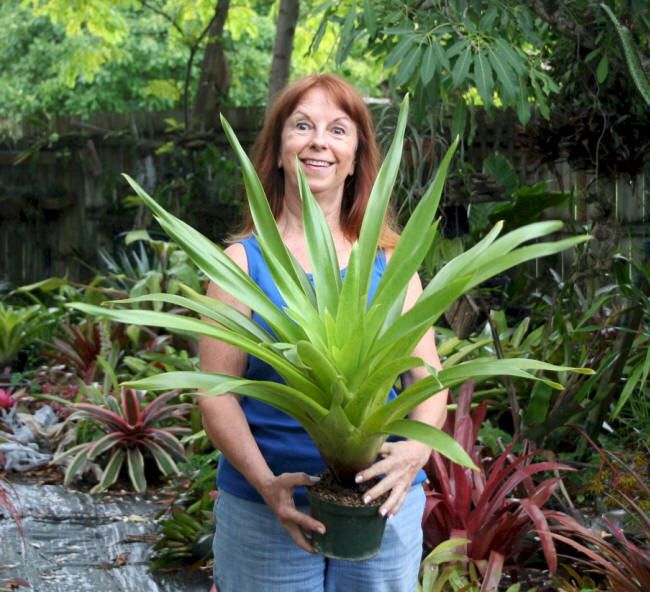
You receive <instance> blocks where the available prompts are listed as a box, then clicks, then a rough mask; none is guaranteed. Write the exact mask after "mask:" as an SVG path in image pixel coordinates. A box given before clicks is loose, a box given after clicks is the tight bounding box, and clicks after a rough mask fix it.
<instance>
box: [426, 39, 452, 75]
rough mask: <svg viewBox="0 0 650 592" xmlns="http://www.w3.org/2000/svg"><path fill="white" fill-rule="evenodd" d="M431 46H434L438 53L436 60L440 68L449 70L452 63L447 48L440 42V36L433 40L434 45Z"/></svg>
mask: <svg viewBox="0 0 650 592" xmlns="http://www.w3.org/2000/svg"><path fill="white" fill-rule="evenodd" d="M430 47H433V51H434V52H435V54H436V62H438V64H440V69H443V68H444V69H445V70H449V68H450V66H451V64H450V63H449V58H448V57H447V54H446V53H445V50H444V48H443V46H442V44H441V43H440V38H439V37H436V38H435V39H434V40H433V45H431V46H430Z"/></svg>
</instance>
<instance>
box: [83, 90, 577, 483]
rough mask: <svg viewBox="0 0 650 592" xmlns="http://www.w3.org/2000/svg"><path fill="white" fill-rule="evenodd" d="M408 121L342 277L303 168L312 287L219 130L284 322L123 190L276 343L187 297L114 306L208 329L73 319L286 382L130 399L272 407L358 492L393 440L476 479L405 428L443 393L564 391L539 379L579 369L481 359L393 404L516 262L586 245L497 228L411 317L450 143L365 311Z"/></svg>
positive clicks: (191, 239)
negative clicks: (471, 303)
mask: <svg viewBox="0 0 650 592" xmlns="http://www.w3.org/2000/svg"><path fill="white" fill-rule="evenodd" d="M407 113H408V99H405V100H404V102H403V104H402V108H401V111H400V117H399V122H398V126H397V132H396V135H395V138H394V140H393V143H392V145H391V147H390V149H389V151H388V154H387V156H386V159H385V161H384V163H383V165H382V168H381V170H380V172H379V175H378V177H377V180H376V182H375V185H374V187H373V190H372V194H371V196H370V200H369V203H368V208H367V211H366V214H365V218H364V220H363V225H362V228H361V232H360V236H359V239H358V241H357V242H356V243H355V244H354V245H353V247H352V253H351V256H350V259H349V263H348V267H347V270H346V273H345V274H344V277H343V278H342V274H341V270H340V265H339V262H338V260H337V256H336V252H335V249H334V245H333V241H332V238H331V234H330V231H329V228H328V226H327V223H326V220H325V217H324V215H323V212H322V210H321V209H320V207H319V206H318V204H317V202H316V201H315V199H314V197H313V196H312V194H311V191H310V189H309V186H308V184H307V182H306V180H305V177H304V174H303V172H302V171H301V170H300V167H298V175H299V185H300V190H301V196H302V200H303V216H304V227H305V238H306V243H307V245H308V249H309V258H310V264H311V268H312V270H313V283H312V282H311V281H310V279H309V277H308V276H307V274H306V273H305V272H304V270H303V269H302V268H301V267H300V266H299V265H298V264H297V262H296V261H295V259H294V258H293V256H292V255H291V253H289V251H288V250H287V248H286V247H285V245H284V243H283V241H282V239H281V237H280V233H279V231H278V228H277V226H276V223H275V220H274V217H273V215H272V213H271V209H270V207H269V203H268V200H267V198H266V196H265V194H264V191H263V189H262V186H261V184H260V181H259V179H258V177H257V175H256V173H255V171H254V168H253V165H252V163H251V162H250V160H249V159H248V157H247V156H246V154H245V153H244V151H243V149H242V147H241V146H240V144H239V142H238V140H237V138H236V137H235V135H234V133H233V131H232V129H231V128H230V126H229V125H228V123H227V122H226V121H225V120H222V121H223V125H224V129H225V131H226V134H227V136H228V139H229V141H230V143H231V145H232V147H233V149H234V150H235V152H236V154H237V156H238V157H239V160H240V162H241V165H242V168H243V174H244V183H245V186H246V192H247V195H248V201H249V205H250V209H251V213H252V216H253V220H254V223H255V227H256V232H257V238H258V241H259V243H260V245H261V248H262V251H263V254H264V258H265V260H266V262H267V264H268V266H269V269H270V271H271V273H272V276H273V280H274V282H275V284H276V285H277V286H278V289H279V291H280V294H281V295H282V297H283V299H284V301H285V302H286V308H284V309H283V310H279V309H278V308H277V307H276V306H275V305H274V304H273V303H272V302H271V301H270V300H269V299H268V298H267V297H266V295H265V294H264V293H263V292H262V291H261V290H260V289H259V288H258V286H257V285H256V284H255V283H254V282H253V280H252V279H251V278H250V277H249V276H248V275H247V274H246V273H245V272H243V271H242V270H241V269H240V268H239V267H238V266H237V264H235V263H234V262H233V261H232V260H231V259H230V258H229V257H228V256H227V255H225V254H224V252H223V250H222V249H221V248H219V247H218V246H216V245H214V244H213V243H212V242H211V241H210V240H208V239H207V238H206V237H204V236H203V235H201V234H200V233H198V232H197V231H195V230H194V229H192V228H191V227H190V226H189V225H187V224H186V223H184V222H182V221H181V220H179V219H177V218H175V217H174V216H172V215H171V214H170V213H168V212H167V211H165V210H164V209H163V208H162V207H161V206H160V205H159V204H158V203H156V202H155V201H154V200H153V199H152V198H151V197H149V196H148V195H147V194H146V193H145V192H144V191H143V190H142V188H140V187H139V186H138V185H137V184H136V183H135V182H134V181H133V180H132V179H130V178H128V177H127V180H128V181H129V183H131V185H132V186H133V188H134V189H135V191H136V192H137V193H138V195H139V196H140V197H141V198H142V200H143V201H144V202H145V203H146V204H147V205H148V206H149V207H150V208H151V210H152V211H153V213H154V215H155V216H156V218H157V220H158V221H159V223H160V224H161V226H162V228H163V229H164V230H165V231H166V232H167V233H168V235H169V236H170V237H172V239H173V240H175V241H176V242H177V243H178V244H179V245H180V246H181V247H182V248H183V249H184V250H185V251H186V252H187V253H188V255H189V256H190V258H191V259H192V260H193V261H194V262H195V263H196V264H197V265H198V266H199V267H200V268H201V269H202V270H203V271H204V272H205V274H206V276H207V277H208V278H210V279H211V280H212V281H214V282H215V283H216V284H218V285H219V286H221V287H222V288H223V289H224V290H225V291H227V292H229V293H230V294H231V295H233V296H234V297H235V298H236V299H237V300H239V301H240V302H242V303H244V304H245V305H246V306H247V307H249V308H250V309H251V310H255V311H256V312H257V313H258V314H260V315H261V316H262V317H263V318H264V319H265V320H266V321H267V322H268V324H269V326H270V327H271V328H272V331H273V333H270V332H267V331H265V330H263V329H262V328H260V327H259V326H258V325H256V324H255V323H254V322H252V321H251V319H249V318H248V317H246V316H244V315H242V314H241V313H240V312H239V311H237V310H235V309H234V308H232V307H230V306H228V305H226V304H224V303H222V302H216V301H214V300H212V299H210V298H207V297H206V296H203V295H200V294H197V293H196V292H194V291H192V290H190V289H185V290H184V293H185V296H179V295H172V294H149V295H146V296H142V297H139V298H131V299H129V300H123V301H119V302H112V303H111V304H118V303H131V304H133V303H139V302H145V301H147V302H150V301H159V302H167V303H171V304H176V305H181V306H183V307H185V308H187V309H190V310H193V311H195V312H196V313H198V314H200V315H202V316H203V317H205V318H206V319H207V320H199V319H193V318H187V317H182V316H177V315H174V314H170V313H164V312H156V311H152V310H126V309H117V308H114V307H113V308H105V307H96V306H91V305H86V304H75V305H74V307H75V308H77V309H79V310H82V311H84V312H87V313H91V314H95V315H100V316H103V317H107V318H110V319H113V320H116V321H120V322H124V323H133V324H144V325H153V326H158V327H165V328H168V329H170V330H179V331H184V332H190V333H195V334H198V335H204V336H207V337H211V338H214V339H217V340H222V341H224V342H226V343H229V344H231V345H234V346H236V347H238V348H240V349H241V350H243V351H245V352H247V353H248V354H250V355H251V356H256V357H257V358H259V359H260V360H262V361H264V362H267V363H268V364H269V365H270V366H272V367H273V368H274V369H275V370H277V372H278V373H279V374H280V376H281V377H282V378H283V379H284V381H285V384H278V383H274V382H263V381H252V380H247V379H244V378H241V377H237V376H227V375H221V374H216V373H207V372H170V373H166V374H161V375H158V376H153V377H150V378H146V379H142V380H139V381H137V382H134V383H131V384H130V386H134V387H136V388H141V389H151V390H154V389H161V390H164V389H170V388H186V389H196V390H203V389H205V390H206V391H207V393H204V394H212V395H218V394H222V393H226V392H233V393H238V394H240V395H244V396H246V397H252V398H255V399H258V400H260V401H263V402H265V403H268V404H269V405H272V406H274V407H276V408H277V409H279V410H281V411H283V412H285V413H287V414H289V415H291V416H292V417H294V418H295V419H296V420H297V421H298V422H300V423H301V424H302V425H303V426H304V428H305V429H306V431H307V432H308V433H309V435H310V436H311V437H312V439H313V440H314V442H315V443H316V446H317V447H318V449H319V451H320V452H321V454H322V457H323V459H324V460H325V462H326V464H327V465H328V467H329V468H330V469H331V470H332V471H333V472H334V474H335V475H336V476H337V478H338V479H339V480H340V481H342V482H349V481H351V480H353V477H354V475H356V473H357V472H358V471H360V470H361V469H363V468H365V467H367V466H368V465H370V464H372V463H373V462H374V461H375V459H376V458H377V455H378V451H379V448H380V447H381V445H382V443H383V442H384V441H385V440H386V438H387V437H388V436H390V435H395V436H401V437H406V438H413V439H416V440H420V441H422V442H425V443H426V444H427V445H429V446H431V447H433V448H434V449H435V450H437V451H439V452H440V453H441V454H443V455H444V456H446V457H448V458H450V459H451V460H453V461H454V462H457V463H459V464H461V465H463V466H467V467H473V463H472V461H471V459H470V457H469V456H468V455H467V453H466V452H465V450H463V448H462V447H461V446H460V445H459V444H458V443H457V442H455V441H454V440H453V438H451V436H449V435H447V434H446V433H444V432H443V431H441V430H438V429H436V428H433V427H431V426H429V425H425V424H423V423H421V422H417V421H414V420H411V419H405V417H406V416H407V414H408V413H409V412H410V411H411V410H412V409H413V408H414V407H416V406H417V405H418V404H420V403H421V402H422V401H424V400H425V399H427V398H428V397H431V396H432V395H434V394H436V393H438V392H440V391H441V390H443V389H446V388H449V387H453V386H456V385H458V384H461V383H462V382H464V381H465V380H467V379H470V378H471V379H478V380H480V379H481V378H484V377H487V376H493V375H500V374H501V375H512V376H519V377H528V378H531V379H535V380H542V381H544V382H546V383H547V384H549V385H551V386H553V387H556V388H561V387H560V386H559V385H558V384H557V383H555V382H552V381H550V380H548V379H547V378H545V377H541V376H538V375H535V374H533V373H532V372H537V371H542V372H544V371H553V372H557V371H560V370H562V371H566V370H576V369H573V368H565V367H559V366H554V365H551V364H547V363H544V362H541V361H535V360H529V359H505V360H495V359H492V358H479V359H474V360H471V361H467V362H463V363H459V364H457V365H455V366H453V367H447V368H445V369H444V370H440V371H438V370H436V369H434V368H429V371H430V376H428V377H427V378H425V379H423V380H421V381H419V382H417V383H415V384H413V385H411V386H409V387H407V388H406V389H404V391H403V392H402V393H401V394H400V395H399V396H398V397H397V398H396V399H394V400H392V401H390V402H387V394H388V392H389V391H390V389H391V388H392V387H393V386H394V385H395V384H396V382H397V381H398V379H399V377H400V375H401V374H403V373H404V372H406V371H408V370H410V369H412V368H415V367H417V366H422V365H423V362H422V360H420V359H419V358H416V357H414V356H412V355H411V352H412V351H413V348H414V346H415V345H416V344H417V343H418V342H419V341H420V339H421V338H422V336H423V335H424V334H425V332H426V331H427V330H428V329H429V328H430V327H431V326H432V324H433V323H435V322H436V320H437V319H438V318H439V317H440V315H441V314H442V313H443V312H444V311H445V310H446V309H447V308H448V307H449V306H450V305H451V304H452V303H453V302H454V301H455V300H456V299H457V298H458V297H459V296H461V295H462V294H464V293H465V292H467V291H469V290H471V289H472V288H474V287H475V286H477V285H479V284H480V283H482V282H484V281H485V280H487V279H488V278H490V277H492V276H494V275H496V274H498V273H501V272H503V271H505V270H507V269H509V268H511V267H513V266H515V265H517V264H519V263H523V262H525V261H529V260H531V259H535V258H538V257H542V256H545V255H550V254H553V253H559V252H560V251H563V250H564V249H567V248H569V247H571V246H574V245H577V244H579V243H581V242H583V241H585V240H587V239H588V238H589V237H588V236H577V237H571V238H565V239H563V240H559V241H552V242H532V241H536V240H537V239H540V238H542V237H544V236H546V235H548V234H550V233H553V232H557V231H559V230H560V228H561V227H562V224H561V223H560V222H538V223H535V224H530V225H528V226H525V227H522V228H518V229H517V230H515V231H513V232H510V233H508V234H506V235H504V236H499V235H500V233H501V228H502V225H501V224H497V225H496V226H495V227H494V228H493V229H492V230H491V231H490V232H489V233H488V234H487V235H486V236H485V238H484V239H482V240H481V241H480V242H479V243H478V244H477V245H476V246H474V247H473V248H471V249H469V250H468V251H467V252H465V253H463V254H461V255H459V256H458V257H456V258H455V259H453V260H452V261H450V262H449V263H448V264H447V265H445V266H444V268H443V269H441V271H440V272H439V273H438V274H437V275H436V276H435V277H434V278H433V279H432V280H431V282H430V283H429V284H428V285H427V286H426V288H425V289H424V292H423V293H422V295H421V297H420V298H419V300H418V301H417V303H416V304H415V305H414V306H413V307H412V308H411V309H409V310H408V311H406V312H403V310H402V307H403V303H404V298H405V294H406V290H407V285H408V283H409V280H410V278H411V277H412V276H413V274H415V273H416V272H417V270H418V268H419V267H420V265H421V263H422V261H423V259H424V257H425V256H426V254H427V252H428V251H429V249H430V247H431V244H432V241H433V239H434V237H435V234H436V230H437V222H436V221H435V220H434V218H435V214H436V210H437V208H438V203H439V200H440V196H441V192H442V188H443V184H444V180H445V177H446V173H447V169H448V167H449V163H450V161H451V159H452V156H453V154H454V150H455V148H456V144H457V142H456V143H454V145H453V146H452V147H451V148H450V149H449V150H448V152H447V154H446V155H445V157H444V159H443V161H442V162H441V164H440V167H439V169H438V172H437V174H436V176H435V178H434V180H433V182H432V183H431V185H430V186H429V188H428V189H427V191H426V192H425V194H424V195H423V196H422V199H421V200H420V202H419V204H418V206H417V208H416V209H415V211H414V213H413V215H412V216H411V218H410V220H409V221H408V223H407V224H406V227H405V228H404V231H403V233H402V236H401V239H400V241H399V243H398V245H397V247H396V248H395V251H394V253H393V254H392V257H391V258H390V260H389V262H388V265H387V267H386V271H385V273H384V275H383V277H382V279H381V282H380V284H379V286H378V288H377V291H376V293H375V296H374V298H373V299H372V302H370V303H368V292H369V286H370V277H371V271H372V267H373V262H374V260H375V256H376V252H377V245H378V240H379V235H380V231H381V228H382V224H383V222H384V218H385V215H386V210H387V207H388V203H389V199H390V195H391V192H392V189H393V185H394V183H395V178H396V175H397V171H398V166H399V162H400V159H401V152H402V143H403V137H404V129H405V125H406V120H407ZM524 243H531V244H527V245H525V244H524ZM577 371H580V372H585V370H581V369H580V370H577Z"/></svg>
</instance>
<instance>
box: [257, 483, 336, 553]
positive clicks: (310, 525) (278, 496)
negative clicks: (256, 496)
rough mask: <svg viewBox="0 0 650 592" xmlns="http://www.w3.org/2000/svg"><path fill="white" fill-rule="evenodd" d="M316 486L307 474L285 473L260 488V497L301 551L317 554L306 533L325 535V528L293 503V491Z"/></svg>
mask: <svg viewBox="0 0 650 592" xmlns="http://www.w3.org/2000/svg"><path fill="white" fill-rule="evenodd" d="M313 484H314V478H313V477H310V476H309V475H307V474H306V473H283V474H282V475H278V476H273V477H272V478H271V479H269V480H268V481H266V482H265V483H264V485H263V486H262V487H260V488H259V492H260V495H261V496H262V497H263V498H264V501H265V502H266V504H267V505H268V506H269V507H270V508H271V510H273V512H274V513H275V515H276V516H277V517H278V519H279V520H280V522H281V523H282V526H284V528H286V529H287V531H288V532H289V534H290V535H291V538H292V539H293V540H294V541H295V543H296V545H298V546H299V547H300V548H301V549H304V550H305V551H307V552H308V553H315V551H314V547H313V546H312V544H311V541H310V540H309V536H308V534H306V533H310V532H314V531H316V532H319V533H320V534H324V533H325V526H324V525H323V524H322V523H321V522H319V521H318V520H314V518H312V517H311V516H309V515H308V514H305V513H304V512H301V511H299V510H298V509H297V508H296V505H295V503H294V501H293V490H294V489H295V488H296V487H300V486H301V485H305V486H309V485H313Z"/></svg>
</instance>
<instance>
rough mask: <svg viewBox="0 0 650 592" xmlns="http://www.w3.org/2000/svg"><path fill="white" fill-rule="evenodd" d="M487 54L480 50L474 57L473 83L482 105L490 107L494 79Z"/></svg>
mask: <svg viewBox="0 0 650 592" xmlns="http://www.w3.org/2000/svg"><path fill="white" fill-rule="evenodd" d="M487 54H488V52H487V51H484V50H481V51H479V52H478V53H477V54H476V55H475V56H474V68H473V73H474V81H475V82H476V88H477V89H478V93H479V95H481V99H483V104H484V105H485V106H490V105H491V104H492V93H493V92H494V79H493V77H492V68H491V67H490V62H489V60H488V57H487Z"/></svg>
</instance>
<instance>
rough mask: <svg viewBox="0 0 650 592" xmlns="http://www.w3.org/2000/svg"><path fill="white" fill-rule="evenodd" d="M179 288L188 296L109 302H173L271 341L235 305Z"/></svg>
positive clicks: (247, 333) (260, 339) (254, 337)
mask: <svg viewBox="0 0 650 592" xmlns="http://www.w3.org/2000/svg"><path fill="white" fill-rule="evenodd" d="M180 288H181V290H183V291H184V292H185V293H186V294H187V295H188V297H183V296H177V295H176V294H144V295H143V296H137V297H135V298H125V299H123V300H111V304H137V303H139V302H165V303H167V304H174V305H176V306H181V307H183V308H187V309H188V310H192V311H194V312H196V313H198V314H199V315H201V316H204V317H207V318H209V319H212V320H213V321H216V322H217V323H219V324H221V325H223V326H224V327H226V328H228V329H230V330H231V331H238V332H240V333H241V334H242V335H244V336H245V337H247V338H249V339H252V340H254V341H258V342H260V343H270V342H272V341H273V338H272V337H271V336H270V335H269V333H267V332H266V331H265V330H264V329H262V328H261V327H260V326H259V325H258V324H257V323H255V322H253V321H251V319H250V317H248V316H246V315H245V314H242V313H241V311H239V310H238V309H236V308H235V307H233V306H230V305H229V304H226V303H224V302H222V301H221V300H215V299H214V298H210V297H209V296H204V295H203V294H199V293H198V292H195V291H194V290H192V289H191V288H190V287H188V286H185V285H184V284H181V286H180Z"/></svg>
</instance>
